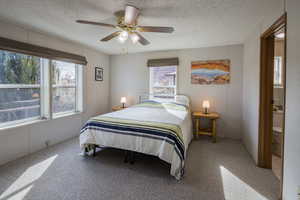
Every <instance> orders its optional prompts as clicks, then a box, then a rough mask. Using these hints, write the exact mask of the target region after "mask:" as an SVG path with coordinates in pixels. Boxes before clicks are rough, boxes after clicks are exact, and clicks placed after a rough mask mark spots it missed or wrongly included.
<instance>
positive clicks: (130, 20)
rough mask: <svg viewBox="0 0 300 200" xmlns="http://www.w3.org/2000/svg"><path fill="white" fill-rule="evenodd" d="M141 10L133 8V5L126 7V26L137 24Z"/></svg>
mask: <svg viewBox="0 0 300 200" xmlns="http://www.w3.org/2000/svg"><path fill="white" fill-rule="evenodd" d="M139 12H140V11H139V9H138V8H136V7H134V6H132V5H126V7H125V17H124V22H125V24H130V25H132V24H136V20H137V17H138V15H139Z"/></svg>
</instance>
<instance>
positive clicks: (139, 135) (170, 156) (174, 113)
mask: <svg viewBox="0 0 300 200" xmlns="http://www.w3.org/2000/svg"><path fill="white" fill-rule="evenodd" d="M187 113H188V107H186V106H185V105H181V104H177V103H169V102H168V103H160V102H155V101H148V102H145V103H143V104H138V105H136V106H133V107H130V108H128V109H125V110H122V111H117V112H113V113H109V114H105V115H100V116H97V117H94V118H91V119H90V120H89V121H88V122H87V123H86V124H85V125H84V127H83V128H82V130H81V134H80V144H81V147H82V148H84V147H85V146H86V145H89V144H98V145H100V146H105V147H114V148H119V149H126V150H132V151H136V152H141V153H146V154H150V155H155V156H158V157H159V158H161V159H162V160H164V161H166V162H168V163H170V164H171V175H173V176H175V177H176V178H177V179H180V178H181V176H182V175H183V168H184V160H185V151H186V145H188V144H185V143H186V142H185V141H184V134H183V130H182V122H184V121H185V120H186V118H187V117H188V114H187ZM166 118H169V119H168V120H166ZM172 119H173V120H172Z"/></svg>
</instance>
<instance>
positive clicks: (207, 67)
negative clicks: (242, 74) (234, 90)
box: [191, 59, 230, 85]
mask: <svg viewBox="0 0 300 200" xmlns="http://www.w3.org/2000/svg"><path fill="white" fill-rule="evenodd" d="M191 72H192V74H191V83H192V84H201V85H216V84H228V83H229V82H230V60H228V59H226V60H206V61H193V62H192V63H191Z"/></svg>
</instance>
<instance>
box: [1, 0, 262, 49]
mask: <svg viewBox="0 0 300 200" xmlns="http://www.w3.org/2000/svg"><path fill="white" fill-rule="evenodd" d="M262 2H263V1H262V0H132V1H125V0H0V19H1V20H5V21H9V22H13V23H17V24H21V25H22V26H24V27H28V28H32V29H34V30H39V31H42V32H46V33H50V34H52V35H55V36H58V37H61V38H66V39H68V40H72V41H76V42H78V43H81V44H85V45H88V46H91V47H93V48H96V49H98V50H101V51H102V52H105V53H108V54H120V53H127V52H128V53H131V52H144V51H155V50H169V49H182V48H196V47H204V46H216V45H226V44H238V43H242V42H243V40H244V39H245V37H246V36H247V35H248V34H249V32H250V31H251V29H252V28H253V27H254V26H255V25H256V24H257V23H258V21H259V20H260V19H261V18H262V15H263V7H264V6H263V3H262ZM126 3H131V4H133V5H135V6H137V7H139V8H140V9H141V16H140V17H139V24H140V25H145V26H149V25H152V26H173V27H174V28H175V32H174V33H172V34H161V33H143V35H144V36H145V37H146V38H147V39H148V40H149V41H150V42H151V44H150V45H148V46H142V45H140V44H132V43H131V41H130V40H129V41H128V42H126V43H125V44H120V43H119V42H118V41H117V40H116V39H115V40H112V41H110V42H106V43H104V42H99V39H101V38H102V37H104V36H106V35H108V34H110V33H112V32H113V31H114V29H111V28H106V27H98V26H91V25H83V24H77V23H75V20H77V19H84V20H92V21H99V22H105V23H113V24H115V18H114V16H113V13H114V12H115V11H118V10H121V9H123V8H124V6H125V4H126Z"/></svg>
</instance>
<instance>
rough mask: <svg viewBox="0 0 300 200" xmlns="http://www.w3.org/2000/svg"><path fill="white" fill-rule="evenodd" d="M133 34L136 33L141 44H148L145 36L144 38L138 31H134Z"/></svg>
mask: <svg viewBox="0 0 300 200" xmlns="http://www.w3.org/2000/svg"><path fill="white" fill-rule="evenodd" d="M135 34H137V35H138V36H139V40H138V41H139V42H140V43H141V44H142V45H144V46H145V45H148V44H150V42H149V41H148V40H146V38H144V37H143V36H142V35H141V34H139V33H138V32H136V33H135Z"/></svg>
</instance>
